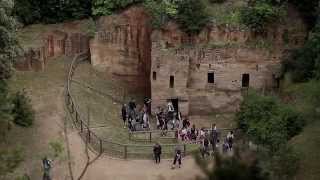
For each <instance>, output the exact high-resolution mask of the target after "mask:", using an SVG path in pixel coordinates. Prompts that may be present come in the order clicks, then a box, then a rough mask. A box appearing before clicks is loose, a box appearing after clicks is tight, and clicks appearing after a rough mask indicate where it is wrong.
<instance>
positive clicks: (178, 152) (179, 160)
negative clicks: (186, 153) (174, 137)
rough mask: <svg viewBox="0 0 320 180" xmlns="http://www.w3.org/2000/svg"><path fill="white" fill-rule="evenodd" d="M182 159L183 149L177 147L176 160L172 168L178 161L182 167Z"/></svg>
mask: <svg viewBox="0 0 320 180" xmlns="http://www.w3.org/2000/svg"><path fill="white" fill-rule="evenodd" d="M181 159H182V153H181V150H180V149H178V148H177V149H176V154H175V156H174V160H173V164H172V167H171V168H172V169H174V168H175V166H176V163H177V162H178V165H179V166H178V167H179V168H180V167H181Z"/></svg>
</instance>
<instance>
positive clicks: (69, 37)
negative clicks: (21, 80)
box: [15, 30, 89, 71]
mask: <svg viewBox="0 0 320 180" xmlns="http://www.w3.org/2000/svg"><path fill="white" fill-rule="evenodd" d="M86 51H89V37H88V36H86V35H84V34H80V33H66V32H62V31H58V30H55V31H52V32H50V33H48V34H47V35H46V36H45V37H44V38H43V41H42V44H41V45H40V46H39V47H37V48H30V49H28V50H25V51H24V54H23V55H22V56H21V57H19V58H18V60H17V62H16V64H15V68H16V69H17V70H20V71H30V70H34V71H42V70H44V69H45V68H46V64H47V61H48V59H49V58H54V57H58V56H61V55H67V56H72V55H75V54H77V53H81V52H86Z"/></svg>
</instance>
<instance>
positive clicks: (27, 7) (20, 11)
mask: <svg viewBox="0 0 320 180" xmlns="http://www.w3.org/2000/svg"><path fill="white" fill-rule="evenodd" d="M13 11H14V14H15V15H16V16H17V18H18V20H19V22H21V23H23V24H25V25H28V24H33V23H37V22H39V20H40V18H41V11H40V1H36V0H15V4H14V10H13Z"/></svg>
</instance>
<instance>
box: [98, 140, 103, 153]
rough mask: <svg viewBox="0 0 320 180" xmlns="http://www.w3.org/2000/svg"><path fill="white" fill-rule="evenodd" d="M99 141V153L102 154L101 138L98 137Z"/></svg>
mask: <svg viewBox="0 0 320 180" xmlns="http://www.w3.org/2000/svg"><path fill="white" fill-rule="evenodd" d="M99 141H100V154H102V153H103V150H102V140H101V139H99Z"/></svg>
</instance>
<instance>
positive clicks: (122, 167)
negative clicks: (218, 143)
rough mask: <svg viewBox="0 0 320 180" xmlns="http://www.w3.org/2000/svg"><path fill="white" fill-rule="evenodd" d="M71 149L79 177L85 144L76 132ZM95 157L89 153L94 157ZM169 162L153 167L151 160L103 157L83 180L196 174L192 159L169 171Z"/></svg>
mask: <svg viewBox="0 0 320 180" xmlns="http://www.w3.org/2000/svg"><path fill="white" fill-rule="evenodd" d="M68 137H69V142H70V147H71V148H70V149H71V152H72V158H73V160H74V162H75V164H74V174H75V175H76V176H78V175H79V174H80V171H81V170H82V168H83V166H84V164H85V163H84V162H85V157H86V156H85V154H84V147H85V144H84V143H83V141H82V140H81V139H80V138H79V135H78V134H77V132H75V131H73V132H71V133H69V135H68ZM93 155H94V154H91V156H93ZM171 163H172V160H162V162H161V164H159V165H156V164H154V162H153V161H151V160H121V159H114V158H110V157H106V156H102V157H101V158H99V159H98V160H97V161H95V162H94V163H93V164H92V165H91V166H90V167H89V169H88V171H87V173H86V175H85V176H84V178H83V179H85V180H108V179H110V180H127V179H130V180H142V179H143V180H173V179H184V180H192V179H195V176H196V175H197V174H199V170H198V167H197V166H196V165H195V162H194V160H193V159H192V158H190V157H188V158H186V159H184V160H183V166H182V168H181V169H174V170H172V169H170V167H171V166H170V165H171Z"/></svg>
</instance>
